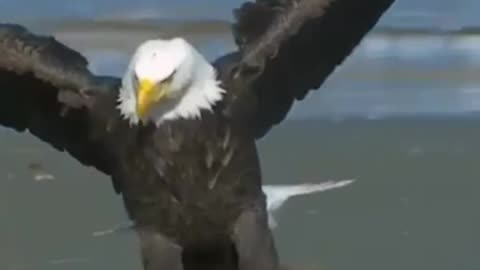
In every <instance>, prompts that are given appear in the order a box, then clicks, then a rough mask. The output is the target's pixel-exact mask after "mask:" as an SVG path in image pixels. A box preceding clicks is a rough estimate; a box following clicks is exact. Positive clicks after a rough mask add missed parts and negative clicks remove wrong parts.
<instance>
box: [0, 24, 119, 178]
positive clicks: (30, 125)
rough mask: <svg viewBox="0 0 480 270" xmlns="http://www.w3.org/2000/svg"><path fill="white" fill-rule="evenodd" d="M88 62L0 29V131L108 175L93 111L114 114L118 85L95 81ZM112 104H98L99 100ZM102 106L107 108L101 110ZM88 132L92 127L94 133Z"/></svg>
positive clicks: (18, 30) (14, 28) (56, 45)
mask: <svg viewBox="0 0 480 270" xmlns="http://www.w3.org/2000/svg"><path fill="white" fill-rule="evenodd" d="M87 64H88V63H87V61H86V59H85V58H84V57H83V56H82V55H80V54H79V53H78V52H75V51H73V50H72V49H69V48H68V47H66V46H65V45H63V44H61V43H60V42H58V41H56V40H55V39H53V38H51V37H42V36H37V35H34V34H32V33H30V32H28V31H27V30H26V29H25V28H23V27H21V26H18V25H11V24H0V97H1V99H0V125H3V126H7V127H10V128H13V129H15V130H17V131H25V130H29V131H30V132H31V133H32V134H33V135H35V136H37V137H39V138H40V139H42V140H43V141H45V142H47V143H49V144H51V145H52V146H54V147H55V148H57V149H59V150H61V151H67V152H69V153H70V154H71V155H72V156H73V157H75V158H76V159H78V160H79V161H80V162H82V163H83V164H85V165H90V166H94V167H96V168H97V169H99V170H100V171H103V172H104V173H107V174H109V173H110V166H111V160H110V158H109V157H108V155H106V153H105V152H104V151H103V152H102V147H104V142H103V141H102V140H104V139H105V135H106V134H105V133H106V131H105V128H104V129H103V130H101V129H100V128H101V127H102V125H103V124H105V122H106V121H107V120H108V119H99V115H100V114H98V113H96V112H95V111H94V110H97V109H99V108H101V107H102V110H108V109H110V110H111V115H105V114H104V115H103V116H104V117H111V118H113V119H115V117H116V112H115V111H114V106H115V98H116V95H115V93H116V91H117V88H118V84H119V82H118V80H116V79H113V78H100V77H95V76H93V75H92V74H91V73H90V72H89V71H88V68H87ZM101 97H102V98H103V99H104V100H107V101H108V100H110V104H101V105H102V106H100V104H98V100H100V98H101ZM105 105H106V106H105ZM92 127H96V130H93V129H92Z"/></svg>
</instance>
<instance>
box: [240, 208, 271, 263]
mask: <svg viewBox="0 0 480 270" xmlns="http://www.w3.org/2000/svg"><path fill="white" fill-rule="evenodd" d="M233 241H234V242H235V247H236V249H237V253H238V263H239V270H277V269H278V264H279V263H278V255H277V251H276V249H275V244H274V241H273V235H272V232H271V230H270V229H269V228H268V223H267V215H266V211H261V210H259V209H258V208H257V209H249V210H246V211H244V212H243V213H242V214H241V215H240V217H239V218H238V219H237V221H236V223H235V227H234V233H233Z"/></svg>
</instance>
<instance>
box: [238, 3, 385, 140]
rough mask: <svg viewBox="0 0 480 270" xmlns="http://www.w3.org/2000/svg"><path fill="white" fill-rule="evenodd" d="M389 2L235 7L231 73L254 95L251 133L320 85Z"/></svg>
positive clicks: (264, 128)
mask: <svg viewBox="0 0 480 270" xmlns="http://www.w3.org/2000/svg"><path fill="white" fill-rule="evenodd" d="M393 2H394V1H393V0H369V1H359V0H257V1H255V2H247V3H245V4H243V5H242V6H241V7H240V8H239V9H237V10H236V11H235V12H234V14H235V17H236V22H235V23H234V24H233V34H234V37H235V41H236V43H237V45H238V47H239V50H240V56H237V58H240V60H238V59H237V61H239V63H238V64H237V65H236V67H235V68H233V71H234V72H232V74H231V76H232V77H234V78H235V76H236V78H237V79H239V80H241V81H244V83H242V85H243V86H244V87H243V88H244V89H249V90H253V91H254V92H255V94H256V95H257V113H256V114H255V121H256V129H257V130H256V135H257V137H262V136H264V135H265V134H266V133H267V132H268V130H270V128H271V127H272V126H273V125H276V124H278V123H279V122H281V121H282V120H283V119H284V118H285V117H286V115H287V113H288V111H289V110H290V108H291V106H292V104H293V103H294V101H295V100H301V99H303V98H304V97H305V95H306V94H307V93H308V91H310V90H312V89H317V88H318V87H320V86H321V85H322V83H323V82H324V81H325V80H326V78H327V77H328V76H329V75H330V74H331V73H332V72H333V71H334V70H335V68H336V67H337V66H338V65H339V64H341V63H342V62H343V60H344V59H345V58H346V57H347V56H348V55H349V54H350V53H351V52H352V50H353V49H354V48H355V47H356V46H357V45H358V44H359V43H360V41H361V40H362V38H363V37H364V36H365V35H366V34H367V33H368V32H369V31H370V29H371V28H372V27H373V26H374V25H375V24H376V23H377V21H378V20H379V18H380V16H381V15H382V14H383V13H384V12H385V11H386V10H387V9H388V8H389V7H390V5H391V4H392V3H393ZM232 80H234V79H232ZM241 91H242V90H241Z"/></svg>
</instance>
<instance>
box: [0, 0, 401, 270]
mask: <svg viewBox="0 0 480 270" xmlns="http://www.w3.org/2000/svg"><path fill="white" fill-rule="evenodd" d="M392 2H393V0H370V1H359V0H269V1H267V0H257V1H256V2H247V3H245V4H243V5H242V6H241V7H240V8H238V9H236V10H235V12H234V14H235V22H234V23H233V25H232V29H233V35H234V39H235V42H236V44H237V46H238V50H237V51H235V52H232V53H228V54H226V55H224V56H222V57H220V58H219V59H217V60H216V61H215V62H214V63H213V64H210V63H209V62H208V61H207V60H206V59H205V58H204V57H203V56H202V55H201V54H200V53H199V52H198V51H197V50H196V49H195V48H194V47H193V46H192V45H190V44H189V43H188V42H187V41H185V40H184V39H182V38H173V39H166V40H165V39H163V40H162V39H156V40H149V41H145V42H144V43H142V44H141V45H140V46H139V47H138V48H137V50H136V52H135V53H134V55H133V56H132V58H131V61H130V63H129V65H128V68H127V70H126V72H125V74H124V76H123V78H122V79H119V78H114V77H105V76H97V75H94V74H92V73H91V72H90V71H89V70H88V68H87V65H88V63H87V60H86V59H85V58H84V57H83V56H82V55H81V54H79V53H78V52H76V51H74V50H72V49H70V48H68V47H66V46H65V45H63V44H61V43H60V42H58V41H56V40H55V39H54V38H53V37H46V36H39V35H35V34H33V33H31V32H29V31H28V30H27V29H25V28H24V27H22V26H19V25H14V24H2V25H0V91H1V95H2V99H1V100H0V124H1V125H3V126H6V127H10V128H13V129H15V130H17V131H29V132H30V133H32V134H33V135H35V136H37V137H38V138H40V139H41V140H43V141H45V142H47V143H49V144H51V145H52V146H53V147H55V148H56V149H58V150H60V151H66V152H68V153H69V154H70V155H72V156H73V157H74V158H76V159H77V160H78V161H80V162H81V163H82V164H85V165H87V166H93V167H94V168H96V169H98V170H99V171H101V172H103V173H105V174H106V175H108V176H110V178H111V179H112V182H113V185H114V188H115V190H116V192H118V193H120V194H121V195H122V198H123V201H124V205H125V208H126V210H127V213H128V215H129V218H130V219H131V220H132V221H133V222H134V224H135V230H136V232H137V235H138V236H139V239H140V248H141V254H142V260H143V265H144V269H147V270H160V269H171V270H180V269H243V270H247V269H248V270H273V269H277V267H278V258H277V254H276V250H275V247H274V242H273V239H272V235H271V232H270V230H269V228H268V222H267V214H266V205H265V198H264V194H263V192H262V190H261V173H260V166H259V159H258V155H257V149H256V140H257V139H258V138H261V137H263V136H264V135H265V134H266V133H267V132H268V131H269V130H270V129H271V127H272V126H274V125H276V124H278V123H280V122H281V121H282V120H283V119H284V118H285V116H286V114H287V113H288V111H289V109H290V108H291V106H292V104H293V103H294V101H295V100H301V99H303V98H304V97H305V95H306V94H307V92H309V90H313V89H317V88H318V87H320V85H321V84H322V83H323V82H324V81H325V79H326V78H327V77H328V75H329V74H330V73H332V72H333V70H334V69H335V67H336V66H338V65H339V64H340V63H341V62H342V61H343V60H344V59H345V57H347V56H348V55H349V54H350V53H351V52H352V50H353V49H354V47H355V46H356V45H357V44H358V43H359V42H360V41H361V40H362V38H363V37H364V36H365V34H366V33H367V32H368V31H369V30H370V29H371V28H372V27H373V26H374V25H375V24H376V22H377V21H378V19H379V18H380V17H381V15H382V14H383V13H384V12H385V11H386V10H387V9H388V8H389V6H390V5H391V4H392Z"/></svg>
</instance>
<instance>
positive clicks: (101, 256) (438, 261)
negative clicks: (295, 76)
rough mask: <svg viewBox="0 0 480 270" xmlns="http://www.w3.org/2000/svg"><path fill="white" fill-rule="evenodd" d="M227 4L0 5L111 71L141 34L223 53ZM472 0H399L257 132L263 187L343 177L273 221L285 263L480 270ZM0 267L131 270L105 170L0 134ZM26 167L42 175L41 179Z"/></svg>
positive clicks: (47, 1)
mask: <svg viewBox="0 0 480 270" xmlns="http://www.w3.org/2000/svg"><path fill="white" fill-rule="evenodd" d="M241 2H242V1H239V0H232V1H225V0H211V1H208V3H207V1H196V0H177V1H159V0H138V1H126V0H82V1H64V0H43V1H26V0H16V1H12V0H9V1H7V0H0V17H1V21H2V22H12V23H21V24H23V25H25V26H26V27H28V28H29V29H30V30H32V31H35V32H36V33H43V34H51V35H55V36H56V37H57V38H58V39H59V40H60V41H62V42H64V43H65V44H67V45H68V46H71V47H72V48H74V49H76V50H78V51H80V52H81V53H82V54H84V55H85V56H86V57H87V58H88V59H89V61H90V67H91V69H92V70H93V71H95V72H96V73H98V74H108V75H118V76H120V75H121V74H122V72H123V70H124V69H125V67H126V64H127V61H128V59H129V57H130V54H131V53H132V51H133V50H134V49H135V47H136V46H137V45H138V44H139V43H140V42H141V41H143V40H145V39H147V38H155V37H172V36H176V35H178V36H184V37H186V38H187V39H188V40H190V41H191V42H193V43H194V44H195V45H196V46H197V47H198V48H199V50H200V51H201V52H202V53H204V54H206V55H207V56H208V58H209V59H211V60H213V59H215V58H216V57H217V56H219V55H222V54H223V53H225V52H227V51H229V50H232V49H234V48H235V47H234V45H233V43H232V38H231V34H230V29H229V23H230V22H231V20H232V16H231V10H232V8H234V7H237V6H239V5H240V4H241ZM479 10H480V2H479V1H478V0H459V1H447V0H397V3H396V4H394V6H393V7H392V8H391V9H390V11H389V12H388V13H387V14H386V15H385V16H384V17H383V19H382V20H381V22H380V23H379V24H378V26H377V27H376V28H375V29H374V30H373V31H372V32H371V33H370V34H369V35H368V37H367V38H366V39H365V40H364V41H363V43H362V44H361V45H360V46H359V47H358V48H357V49H356V50H355V52H354V54H353V55H352V56H351V57H350V58H348V59H347V61H346V62H345V63H344V64H343V65H342V66H341V67H340V68H338V69H337V71H336V72H335V73H334V74H333V75H332V76H331V77H330V79H329V80H328V81H327V82H326V83H325V84H324V85H323V87H322V88H321V89H320V90H319V91H316V92H315V93H313V94H311V95H309V96H308V97H307V99H306V100H305V101H303V102H301V103H297V106H295V108H294V110H293V112H291V113H290V115H289V118H288V121H286V122H284V123H283V124H282V125H281V126H279V127H277V128H275V129H274V130H273V131H272V132H271V133H270V134H269V135H268V136H267V137H265V138H264V139H263V140H261V141H260V142H259V147H260V151H261V159H262V160H261V161H262V165H263V173H264V181H265V182H266V183H271V184H273V183H279V184H280V183H281V184H285V183H302V182H322V181H326V180H339V179H345V178H355V179H357V180H358V181H357V182H356V183H354V184H353V185H351V186H348V187H345V188H342V189H338V190H333V191H329V192H326V193H321V194H318V195H312V196H308V197H302V198H296V199H293V200H292V201H290V202H289V203H287V205H286V206H285V208H283V209H282V210H281V212H280V215H279V217H278V222H279V224H280V225H279V227H278V228H277V229H275V231H274V232H275V237H276V241H277V246H278V249H279V252H280V256H281V259H282V261H283V262H284V263H286V264H287V265H291V266H292V268H293V269H328V270H347V269H357V270H360V269H365V270H367V269H368V270H371V269H390V270H396V269H398V270H400V269H401V270H404V269H409V270H417V269H418V270H425V269H435V270H447V269H448V270H451V269H456V270H463V269H464V270H469V269H472V270H473V269H480V232H479V228H480V213H479V211H478V205H479V204H480V196H478V190H479V189H480V181H479V180H480V166H479V165H478V160H480V144H479V143H478V140H479V138H480V118H479V114H478V112H477V111H479V109H480V72H479V71H480V19H479V18H480V17H479V16H478V11H479ZM0 149H2V150H1V151H0V179H1V180H0V269H5V270H20V269H25V270H27V269H36V270H43V269H119V270H131V269H141V264H140V259H139V256H138V246H137V245H138V243H137V242H136V239H135V236H134V234H133V233H131V232H119V233H115V234H109V235H105V236H101V237H100V236H96V235H94V234H93V232H95V231H99V230H104V229H108V228H110V227H112V226H115V225H117V224H119V223H123V222H125V220H126V216H125V213H124V210H123V205H122V202H121V200H120V198H119V197H118V196H117V195H115V194H114V192H113V188H112V186H111V183H110V181H109V179H108V178H107V177H105V176H104V175H101V174H99V173H97V172H96V171H94V170H93V169H91V168H85V167H83V166H81V165H79V164H78V163H77V162H75V161H74V160H73V159H72V158H71V157H70V156H68V155H66V154H64V153H60V152H58V151H56V150H53V149H51V147H49V146H46V145H45V144H43V143H41V142H40V141H38V140H37V139H35V138H33V137H32V136H31V135H29V134H22V135H19V134H16V133H14V132H12V131H10V130H6V129H3V128H0ZM39 173H48V174H47V175H43V177H41V176H40V175H39Z"/></svg>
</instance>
